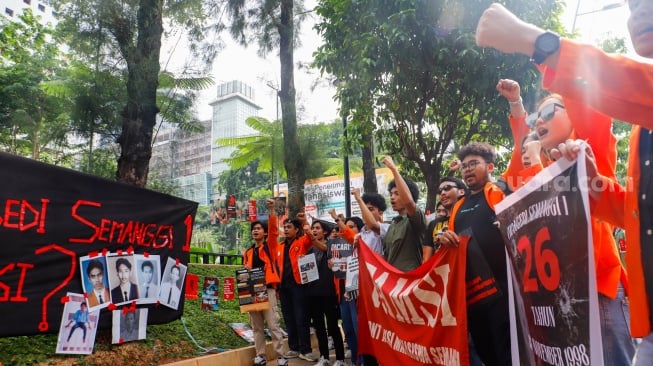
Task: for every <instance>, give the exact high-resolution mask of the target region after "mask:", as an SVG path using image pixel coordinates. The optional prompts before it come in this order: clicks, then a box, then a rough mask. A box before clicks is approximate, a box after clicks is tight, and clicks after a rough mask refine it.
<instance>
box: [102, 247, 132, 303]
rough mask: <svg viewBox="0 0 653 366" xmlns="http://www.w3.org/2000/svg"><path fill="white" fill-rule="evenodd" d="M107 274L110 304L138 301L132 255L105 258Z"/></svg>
mask: <svg viewBox="0 0 653 366" xmlns="http://www.w3.org/2000/svg"><path fill="white" fill-rule="evenodd" d="M107 272H108V273H109V286H110V287H111V302H113V303H114V304H116V305H121V304H126V303H129V302H130V301H136V300H138V299H139V296H138V285H137V284H136V281H137V280H136V267H135V264H134V256H133V255H131V254H130V255H110V256H107Z"/></svg>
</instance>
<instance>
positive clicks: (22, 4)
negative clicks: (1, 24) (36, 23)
mask: <svg viewBox="0 0 653 366" xmlns="http://www.w3.org/2000/svg"><path fill="white" fill-rule="evenodd" d="M26 8H30V9H32V12H33V13H34V15H35V16H37V17H39V16H40V17H41V20H42V22H43V24H47V23H51V24H52V25H55V24H56V23H57V12H55V11H54V8H53V7H52V6H50V5H49V3H48V2H47V1H43V0H0V9H1V10H2V15H4V16H5V17H7V18H9V19H12V20H18V16H19V15H21V14H22V13H23V9H26Z"/></svg>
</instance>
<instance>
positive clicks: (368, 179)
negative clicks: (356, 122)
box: [361, 132, 379, 193]
mask: <svg viewBox="0 0 653 366" xmlns="http://www.w3.org/2000/svg"><path fill="white" fill-rule="evenodd" d="M373 139H374V137H373V135H372V132H369V133H366V134H365V135H364V136H363V141H366V142H367V143H365V144H364V145H363V147H362V149H361V150H362V151H361V152H362V154H363V190H364V191H365V193H379V192H378V188H377V182H376V169H375V166H374V140H373Z"/></svg>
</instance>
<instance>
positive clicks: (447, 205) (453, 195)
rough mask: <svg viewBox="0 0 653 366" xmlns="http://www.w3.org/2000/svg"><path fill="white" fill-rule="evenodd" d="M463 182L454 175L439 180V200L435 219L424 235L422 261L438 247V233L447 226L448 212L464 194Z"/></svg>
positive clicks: (445, 229)
mask: <svg viewBox="0 0 653 366" xmlns="http://www.w3.org/2000/svg"><path fill="white" fill-rule="evenodd" d="M465 188H466V187H465V183H464V182H463V181H462V180H460V179H458V178H455V177H444V178H442V179H441V180H440V185H439V186H438V193H439V194H440V201H439V202H438V204H437V205H436V206H435V209H436V215H437V216H436V219H435V220H433V221H431V222H430V223H429V226H428V228H427V229H426V234H425V235H424V246H423V247H424V259H423V260H424V261H427V260H428V258H430V257H431V256H432V255H433V252H435V251H436V250H438V248H440V239H439V237H440V235H442V233H443V232H445V231H447V228H448V226H449V212H450V210H451V209H452V208H453V205H454V204H455V203H456V202H457V201H458V199H459V198H460V197H462V196H464V195H465Z"/></svg>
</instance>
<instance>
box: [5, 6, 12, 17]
mask: <svg viewBox="0 0 653 366" xmlns="http://www.w3.org/2000/svg"><path fill="white" fill-rule="evenodd" d="M5 14H7V15H9V16H10V17H13V16H14V11H13V10H11V9H9V8H5Z"/></svg>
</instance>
